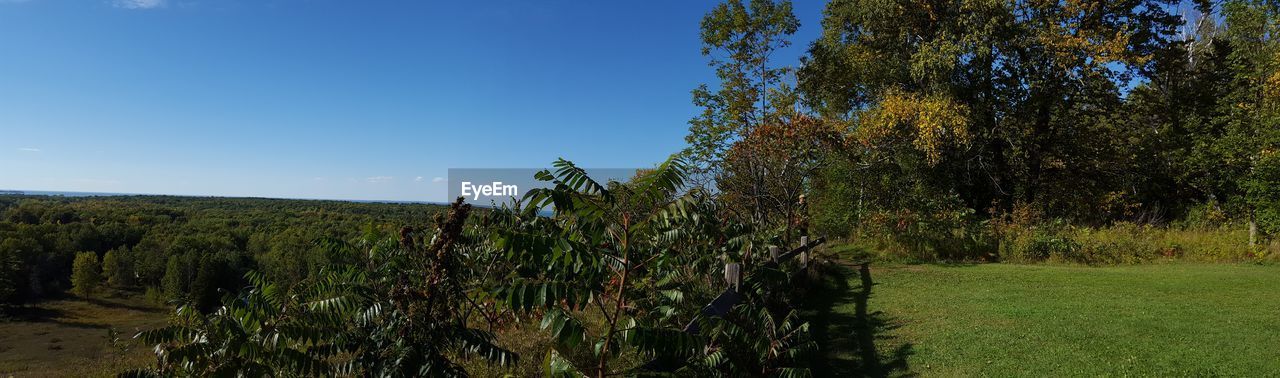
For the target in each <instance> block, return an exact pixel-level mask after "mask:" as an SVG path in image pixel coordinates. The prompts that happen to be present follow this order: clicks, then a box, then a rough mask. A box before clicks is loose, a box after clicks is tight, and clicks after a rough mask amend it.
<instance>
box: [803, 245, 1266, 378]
mask: <svg viewBox="0 0 1280 378" xmlns="http://www.w3.org/2000/svg"><path fill="white" fill-rule="evenodd" d="M845 273H846V275H845V276H844V278H845V279H847V282H848V284H847V285H848V290H849V291H850V292H852V293H860V292H861V289H862V286H861V283H860V279H859V277H858V275H857V273H856V272H855V271H852V270H845ZM871 276H872V279H873V280H874V282H875V284H874V285H873V286H872V290H871V293H870V296H869V299H868V300H867V303H866V309H868V314H867V316H866V317H864V319H866V321H865V322H860V321H859V320H858V317H857V316H856V315H857V310H858V303H857V302H858V299H859V298H857V296H856V295H845V296H842V297H840V298H838V299H837V300H834V301H831V303H829V304H830V306H829V310H830V311H829V312H826V313H825V314H823V318H821V319H819V321H820V322H821V321H825V322H828V323H829V324H828V325H826V328H827V329H826V331H827V332H825V334H824V340H825V341H826V343H827V344H828V345H835V346H840V347H842V348H829V355H828V357H829V358H828V359H827V360H828V361H827V362H828V363H829V368H828V369H827V370H828V371H827V372H828V373H832V372H844V373H848V372H851V371H858V370H861V371H866V370H868V369H869V368H871V367H874V368H877V369H879V370H880V371H884V372H888V373H890V374H891V375H897V374H911V373H915V374H920V375H925V376H971V375H993V376H1010V375H1013V376H1062V375H1071V376H1095V375H1138V376H1167V375H1175V376H1185V375H1224V376H1258V375H1274V374H1280V348H1277V347H1276V346H1277V345H1280V344H1278V343H1280V290H1277V288H1280V267H1276V266H1257V265H1243V264H1240V265H1237V264H1219V265H1202V264H1158V265H1139V266H1120V267H1082V266H1048V265H1013V264H981V265H957V266H940V265H909V266H897V267H888V268H874V269H872V270H871ZM845 323H850V324H853V325H855V326H856V325H859V324H865V325H866V327H861V328H860V327H854V326H842V324H845ZM820 325H821V324H820ZM832 331H837V332H832ZM868 336H869V338H867V337H868ZM860 340H874V345H875V347H874V348H875V350H874V355H875V356H876V359H877V360H876V361H865V358H864V357H865V356H869V355H870V354H867V353H864V351H862V350H860V349H859V343H858V341H860Z"/></svg>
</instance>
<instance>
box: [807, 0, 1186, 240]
mask: <svg viewBox="0 0 1280 378" xmlns="http://www.w3.org/2000/svg"><path fill="white" fill-rule="evenodd" d="M1172 4H1173V2H1172V1H1166V0H1138V1H1124V2H1114V1H1069V2H1000V1H995V2H992V1H955V2H932V1H920V0H899V1H885V2H868V1H859V0H835V1H832V2H830V3H828V5H827V11H826V12H825V14H824V19H823V35H822V37H821V38H820V39H819V40H817V41H815V42H814V43H813V44H812V45H811V46H810V50H809V55H808V56H807V57H806V58H805V64H804V66H803V67H802V68H801V69H800V71H799V73H798V88H799V90H800V92H801V93H802V94H803V95H804V99H805V103H806V104H807V105H808V106H809V107H810V108H812V109H813V110H814V111H816V112H817V113H818V114H820V115H822V116H824V117H827V118H831V119H834V120H837V121H838V122H840V123H842V124H844V125H845V126H846V128H847V133H849V134H850V135H851V136H853V137H855V138H856V139H857V140H858V141H859V142H860V143H859V144H858V145H852V146H853V147H854V148H856V149H857V150H855V151H851V153H850V154H849V155H850V156H851V160H853V161H852V165H854V166H857V169H853V170H849V172H850V173H852V174H855V175H858V177H853V178H844V179H853V180H855V181H856V182H865V183H868V184H867V185H868V186H867V187H865V188H862V189H865V191H867V192H878V193H893V192H895V191H898V190H899V189H898V188H902V187H904V186H905V187H930V188H929V189H928V190H921V191H918V192H919V193H923V194H925V195H932V194H931V193H941V194H944V195H950V193H956V195H958V196H959V198H961V199H962V200H963V201H964V203H965V205H966V206H968V207H970V208H974V209H988V208H993V206H992V205H993V204H994V205H998V206H994V209H995V210H997V211H1004V210H1007V209H1009V208H1011V207H1012V206H1013V204H1014V203H1027V204H1032V205H1034V206H1037V207H1039V208H1043V209H1046V210H1049V211H1050V212H1051V213H1052V214H1053V215H1055V216H1074V217H1080V218H1085V219H1090V217H1091V216H1093V214H1095V213H1096V212H1095V211H1094V209H1096V208H1097V203H1096V202H1094V201H1097V200H1099V199H1101V198H1104V197H1105V194H1106V193H1108V192H1111V191H1118V190H1124V189H1125V188H1127V186H1126V185H1125V184H1126V183H1125V182H1123V181H1122V180H1123V178H1124V176H1123V173H1124V171H1123V169H1113V167H1112V166H1111V165H1110V163H1112V162H1114V161H1117V156H1118V154H1120V153H1124V152H1125V147H1126V146H1123V145H1119V144H1118V142H1119V141H1121V140H1123V138H1118V137H1117V135H1116V133H1115V132H1116V130H1119V129H1121V128H1117V127H1114V126H1113V125H1111V124H1110V123H1109V122H1110V120H1111V117H1112V114H1115V113H1116V112H1117V110H1118V109H1119V106H1120V105H1121V104H1122V103H1123V102H1122V95H1121V92H1122V91H1121V89H1120V88H1121V86H1122V85H1124V84H1125V83H1127V82H1128V79H1129V78H1130V77H1132V75H1133V74H1134V73H1135V72H1140V69H1141V68H1142V67H1144V66H1145V65H1146V64H1147V63H1148V61H1149V59H1150V56H1151V55H1152V53H1153V52H1155V51H1159V50H1161V49H1163V48H1165V47H1166V46H1167V45H1168V38H1169V36H1170V35H1172V33H1173V30H1174V27H1175V26H1176V25H1177V24H1178V21H1179V20H1178V18H1177V17H1176V16H1174V15H1172V14H1170V13H1169V12H1168V8H1169V6H1171V5H1172ZM894 166H896V167H894ZM875 172H880V173H884V174H891V175H895V176H894V177H886V176H881V175H879V173H875ZM901 175H906V176H905V177H903V176H901ZM904 179H906V180H905V181H907V182H905V183H902V182H901V181H904ZM886 181H895V182H898V183H895V184H894V185H893V186H880V185H879V184H878V183H880V182H886Z"/></svg>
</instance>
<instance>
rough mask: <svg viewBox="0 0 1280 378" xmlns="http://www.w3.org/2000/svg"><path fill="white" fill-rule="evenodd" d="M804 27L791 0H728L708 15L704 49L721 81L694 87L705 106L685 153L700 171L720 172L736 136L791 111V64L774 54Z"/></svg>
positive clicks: (696, 99)
mask: <svg viewBox="0 0 1280 378" xmlns="http://www.w3.org/2000/svg"><path fill="white" fill-rule="evenodd" d="M799 26H800V22H799V21H798V20H797V19H796V17H795V15H794V14H793V13H792V10H791V2H790V1H782V2H775V1H773V0H750V1H749V2H744V1H743V0H728V1H726V2H724V3H721V4H719V5H717V6H716V7H715V8H714V9H712V10H711V12H709V13H708V14H707V15H706V16H705V17H704V18H703V19H702V54H703V55H705V56H707V57H709V58H710V62H709V64H710V65H711V67H713V68H715V71H716V77H717V78H719V79H720V83H719V86H718V87H717V88H714V89H713V88H712V87H710V86H708V85H706V84H703V85H701V86H699V87H698V88H697V89H694V90H693V103H694V104H695V105H697V106H699V107H701V108H703V111H702V114H700V115H698V116H697V117H694V118H693V119H692V120H690V121H689V135H688V136H687V137H685V140H686V141H687V142H688V143H689V148H688V149H686V150H685V151H684V154H685V155H686V158H687V160H689V161H690V163H691V164H692V165H693V168H695V169H697V170H699V171H700V172H694V173H695V174H697V173H703V172H708V171H714V170H715V169H716V168H718V164H719V162H720V161H721V159H723V157H724V153H725V151H726V150H727V149H728V148H729V146H731V145H732V144H733V142H734V141H735V140H739V139H741V138H744V137H745V136H746V135H748V134H750V133H751V131H752V130H753V129H755V128H756V127H757V126H759V125H761V124H764V123H767V122H770V121H773V120H775V118H776V117H777V116H778V114H779V113H782V114H786V113H788V112H790V109H787V108H789V107H791V106H792V105H793V104H791V103H785V102H793V100H790V99H793V98H794V97H793V96H788V95H787V94H788V93H790V92H791V91H790V90H789V89H788V88H787V86H786V84H785V81H784V78H785V76H786V74H787V73H788V72H789V68H787V67H782V66H778V65H777V64H776V63H775V62H773V61H771V60H770V58H771V56H772V55H773V53H774V52H776V51H778V50H779V49H782V48H785V47H787V46H789V45H790V44H791V42H790V41H789V40H788V37H790V36H791V35H792V34H794V33H795V32H796V29H797V28H799ZM777 101H783V102H784V103H778V102H777ZM780 107H781V108H782V109H781V110H782V111H781V112H780V109H779V108H780ZM704 176H705V175H704Z"/></svg>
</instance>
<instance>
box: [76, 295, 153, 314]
mask: <svg viewBox="0 0 1280 378" xmlns="http://www.w3.org/2000/svg"><path fill="white" fill-rule="evenodd" d="M81 300H83V301H85V302H89V303H92V304H94V305H97V306H102V307H106V308H113V309H118V310H129V311H138V312H158V311H163V310H164V309H162V308H160V307H155V306H146V305H134V304H128V303H121V302H117V301H109V300H104V299H98V298H81Z"/></svg>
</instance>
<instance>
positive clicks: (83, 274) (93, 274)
mask: <svg viewBox="0 0 1280 378" xmlns="http://www.w3.org/2000/svg"><path fill="white" fill-rule="evenodd" d="M101 284H102V272H101V270H100V268H99V266H98V254H97V253H93V252H80V253H77V254H76V259H75V262H74V263H72V265H71V292H72V293H75V295H78V296H81V297H86V298H87V297H91V296H93V294H94V293H95V292H97V290H98V285H101Z"/></svg>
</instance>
